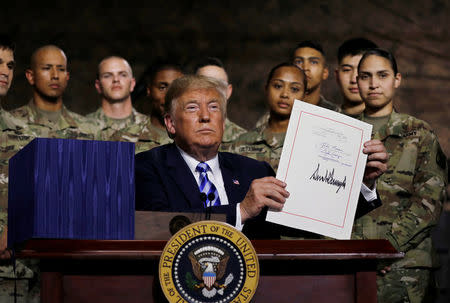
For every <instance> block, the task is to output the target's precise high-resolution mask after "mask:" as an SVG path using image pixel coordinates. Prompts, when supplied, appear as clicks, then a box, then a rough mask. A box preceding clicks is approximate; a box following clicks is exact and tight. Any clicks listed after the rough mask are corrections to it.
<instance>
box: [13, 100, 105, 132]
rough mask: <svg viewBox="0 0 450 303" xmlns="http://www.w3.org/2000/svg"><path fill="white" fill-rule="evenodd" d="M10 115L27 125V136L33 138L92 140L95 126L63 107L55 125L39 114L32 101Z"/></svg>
mask: <svg viewBox="0 0 450 303" xmlns="http://www.w3.org/2000/svg"><path fill="white" fill-rule="evenodd" d="M10 113H11V115H12V116H14V117H15V118H17V119H20V120H22V121H23V122H25V123H26V124H27V134H28V135H32V136H33V137H43V138H65V139H94V134H95V131H96V128H95V125H94V124H93V123H92V122H90V120H88V119H86V118H85V117H83V116H81V115H79V114H76V113H74V112H71V111H69V110H68V109H67V108H66V107H65V106H64V105H63V106H62V109H61V116H60V118H59V119H58V121H57V122H56V123H55V122H52V121H50V120H48V119H47V118H46V117H45V116H44V115H42V114H41V113H39V111H37V109H36V106H35V105H34V103H33V100H31V101H30V102H29V103H28V104H27V105H24V106H22V107H19V108H17V109H14V110H12V111H11V112H10Z"/></svg>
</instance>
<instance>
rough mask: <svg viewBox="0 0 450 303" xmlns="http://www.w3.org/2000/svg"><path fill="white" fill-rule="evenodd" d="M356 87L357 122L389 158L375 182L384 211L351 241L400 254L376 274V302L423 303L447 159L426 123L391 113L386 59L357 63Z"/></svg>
mask: <svg viewBox="0 0 450 303" xmlns="http://www.w3.org/2000/svg"><path fill="white" fill-rule="evenodd" d="M357 82H358V87H359V92H360V94H361V97H362V99H363V101H364V102H365V105H366V109H365V111H364V113H363V114H362V117H361V118H362V120H363V121H366V122H368V123H371V124H372V125H373V126H374V127H373V139H379V140H381V141H382V142H383V143H384V145H385V147H386V150H387V152H388V154H389V156H390V158H389V161H388V170H387V171H386V173H385V174H384V175H382V176H381V177H380V178H379V179H378V181H377V190H378V193H379V195H380V197H381V200H382V201H383V205H382V206H381V207H379V208H377V209H376V210H374V211H372V212H370V213H368V214H367V215H365V216H363V217H361V218H359V219H358V220H357V221H356V222H355V226H354V233H353V236H354V238H359V239H361V238H362V239H388V240H389V241H390V242H391V243H392V245H393V246H394V247H395V248H396V249H398V250H399V251H401V252H404V253H405V258H403V259H402V260H400V261H397V262H395V263H393V264H386V266H385V267H384V269H382V270H381V273H382V274H383V275H384V276H382V277H379V279H377V284H378V302H390V303H393V302H424V301H426V302H428V301H427V300H426V295H427V291H428V290H429V285H430V281H431V280H430V278H431V268H432V267H433V265H434V264H433V258H432V255H433V248H432V243H431V235H430V232H431V229H432V227H433V226H435V225H436V224H437V222H438V220H439V215H440V213H441V209H442V203H443V201H444V198H445V186H446V185H445V184H446V182H447V181H446V177H445V176H446V159H445V156H444V154H443V153H442V151H441V149H440V146H439V142H438V140H437V137H436V135H435V134H434V133H433V131H432V129H431V128H430V126H429V125H428V124H427V123H426V122H424V121H421V120H419V119H417V118H414V117H412V116H409V115H406V114H399V113H397V112H395V110H394V106H393V101H394V97H395V93H396V90H397V88H398V87H399V86H400V82H401V74H400V73H399V72H398V70H397V63H396V61H395V58H394V56H393V55H392V54H391V53H389V52H387V51H385V50H381V49H373V50H369V51H367V52H366V53H365V54H364V56H363V57H362V58H361V61H360V62H359V66H358V79H357Z"/></svg>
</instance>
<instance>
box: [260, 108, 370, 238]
mask: <svg viewBox="0 0 450 303" xmlns="http://www.w3.org/2000/svg"><path fill="white" fill-rule="evenodd" d="M371 132H372V125H370V124H367V123H364V122H362V121H359V120H357V119H353V118H350V117H348V116H346V115H343V114H339V113H337V112H334V111H331V110H328V109H324V108H321V107H318V106H314V105H311V104H308V103H306V102H302V101H298V100H295V102H294V107H293V109H292V113H291V118H290V121H289V126H288V130H287V133H286V139H285V141H284V145H283V151H282V153H281V159H280V163H279V166H278V171H277V179H279V180H282V181H284V182H286V183H287V190H288V191H289V193H290V196H289V198H288V199H287V201H286V204H285V205H284V207H283V210H282V211H281V212H276V211H269V212H268V214H267V219H266V220H267V221H270V222H274V223H278V224H281V225H286V226H290V227H293V228H297V229H302V230H307V231H310V232H314V233H317V234H321V235H324V236H328V237H332V238H336V239H350V234H351V231H352V226H353V220H354V218H355V212H356V207H357V204H358V198H359V192H360V190H361V184H362V179H363V174H364V169H365V165H366V160H367V155H365V154H364V153H363V152H362V150H363V144H364V142H366V141H368V140H370V137H371Z"/></svg>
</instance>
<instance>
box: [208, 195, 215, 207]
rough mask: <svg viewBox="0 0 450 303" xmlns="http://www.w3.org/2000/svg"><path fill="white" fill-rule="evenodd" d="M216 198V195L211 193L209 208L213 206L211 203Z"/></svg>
mask: <svg viewBox="0 0 450 303" xmlns="http://www.w3.org/2000/svg"><path fill="white" fill-rule="evenodd" d="M215 198H216V195H214V193H210V194H209V195H208V200H209V206H211V202H212V201H214V199H215Z"/></svg>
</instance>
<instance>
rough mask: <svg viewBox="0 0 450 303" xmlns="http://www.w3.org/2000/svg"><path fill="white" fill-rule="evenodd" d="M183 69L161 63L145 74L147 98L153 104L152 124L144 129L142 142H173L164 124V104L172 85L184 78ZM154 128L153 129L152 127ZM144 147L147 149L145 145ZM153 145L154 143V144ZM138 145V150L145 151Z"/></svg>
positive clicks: (164, 62)
mask: <svg viewBox="0 0 450 303" xmlns="http://www.w3.org/2000/svg"><path fill="white" fill-rule="evenodd" d="M183 74H184V72H183V68H182V66H181V65H179V64H178V63H175V62H172V61H165V60H163V61H159V62H157V63H155V64H154V65H152V66H151V67H150V69H149V70H148V71H147V72H146V74H145V83H146V85H147V97H148V99H149V101H150V104H151V110H150V123H151V125H147V126H146V127H145V128H144V133H143V136H144V137H143V138H142V142H145V140H151V141H152V142H154V143H156V144H159V145H161V144H166V143H170V142H172V140H171V139H170V138H169V135H168V134H167V131H166V126H165V124H164V103H165V97H166V93H167V90H168V89H169V86H170V84H172V82H173V81H174V80H176V79H178V78H180V77H183ZM152 126H153V127H152ZM142 144H143V147H146V145H145V144H144V143H142ZM152 144H153V143H152ZM140 145H141V144H138V146H137V148H138V149H139V150H140V151H144V150H145V149H144V148H141V146H140Z"/></svg>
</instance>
